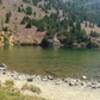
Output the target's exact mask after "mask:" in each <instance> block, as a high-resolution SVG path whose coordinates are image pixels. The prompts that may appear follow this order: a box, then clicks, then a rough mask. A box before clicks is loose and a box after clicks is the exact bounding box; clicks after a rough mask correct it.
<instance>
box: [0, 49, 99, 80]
mask: <svg viewBox="0 0 100 100" xmlns="http://www.w3.org/2000/svg"><path fill="white" fill-rule="evenodd" d="M0 63H5V64H6V65H7V66H8V69H10V70H16V71H18V72H24V73H28V74H42V75H45V74H53V75H56V76H59V77H75V78H80V77H81V76H82V75H87V76H88V77H89V78H95V77H96V76H97V75H100V50H95V49H42V48H40V47H13V48H5V49H4V48H2V49H0Z"/></svg>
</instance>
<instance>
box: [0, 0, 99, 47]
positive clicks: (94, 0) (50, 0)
mask: <svg viewBox="0 0 100 100" xmlns="http://www.w3.org/2000/svg"><path fill="white" fill-rule="evenodd" d="M99 4H100V2H99V0H83V1H82V0H63V1H62V0H0V29H1V30H2V31H5V32H7V31H11V32H13V33H14V34H15V35H16V37H17V40H18V41H19V42H20V43H25V44H30V43H32V44H34V43H37V44H41V42H42V40H43V44H44V42H47V44H48V43H53V42H54V41H55V42H57V43H58V44H62V45H63V46H66V47H73V45H77V44H79V43H81V44H82V46H83V47H86V46H88V44H91V43H90V38H89V37H90V36H88V35H87V30H86V29H85V28H86V27H87V28H88V27H90V28H92V29H91V30H90V31H89V32H90V34H93V35H92V36H94V34H96V36H97V35H99V31H98V32H97V31H96V29H95V26H96V27H97V26H98V28H99V26H100V19H99V16H100V7H99ZM83 23H84V25H85V27H84V28H82V25H81V24H83ZM88 23H89V25H88ZM93 29H94V31H93ZM95 31H96V32H95ZM34 34H35V35H34ZM23 35H24V36H23ZM39 40H41V41H39ZM33 41H34V42H33ZM79 47H80V46H79Z"/></svg>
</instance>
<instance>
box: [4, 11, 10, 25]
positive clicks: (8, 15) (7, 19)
mask: <svg viewBox="0 0 100 100" xmlns="http://www.w3.org/2000/svg"><path fill="white" fill-rule="evenodd" d="M10 17H11V12H8V13H7V14H6V20H5V23H9V21H10Z"/></svg>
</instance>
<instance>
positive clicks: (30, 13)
mask: <svg viewBox="0 0 100 100" xmlns="http://www.w3.org/2000/svg"><path fill="white" fill-rule="evenodd" d="M25 13H26V14H27V15H32V8H31V7H30V6H28V7H26V9H25Z"/></svg>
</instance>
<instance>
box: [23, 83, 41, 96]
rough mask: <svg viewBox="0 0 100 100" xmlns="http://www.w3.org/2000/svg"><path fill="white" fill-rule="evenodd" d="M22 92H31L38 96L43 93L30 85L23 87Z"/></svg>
mask: <svg viewBox="0 0 100 100" xmlns="http://www.w3.org/2000/svg"><path fill="white" fill-rule="evenodd" d="M22 90H29V91H32V92H33V93H37V94H40V93H41V90H40V89H39V88H38V87H36V86H33V85H28V84H25V85H24V86H23V87H22Z"/></svg>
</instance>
